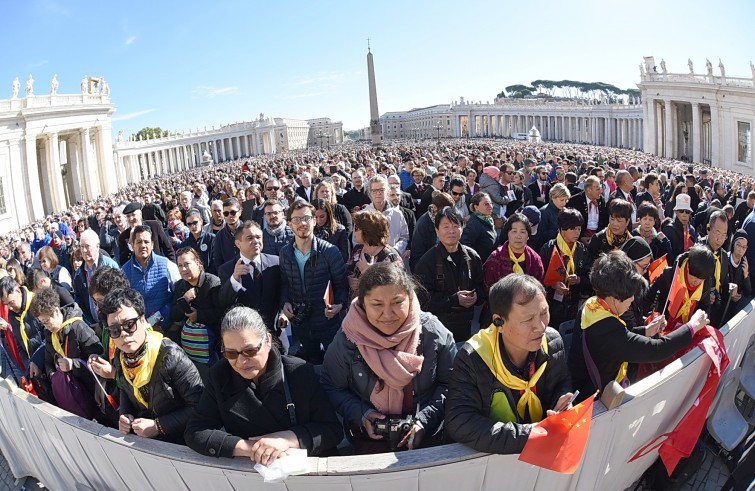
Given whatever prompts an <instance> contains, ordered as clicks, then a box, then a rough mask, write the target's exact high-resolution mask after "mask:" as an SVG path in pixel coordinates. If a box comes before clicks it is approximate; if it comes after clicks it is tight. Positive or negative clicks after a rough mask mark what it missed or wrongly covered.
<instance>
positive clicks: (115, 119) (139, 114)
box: [113, 109, 154, 121]
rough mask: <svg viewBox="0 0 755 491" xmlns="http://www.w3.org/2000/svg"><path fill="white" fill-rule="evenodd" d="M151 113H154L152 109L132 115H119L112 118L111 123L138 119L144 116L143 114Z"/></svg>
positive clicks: (135, 112)
mask: <svg viewBox="0 0 755 491" xmlns="http://www.w3.org/2000/svg"><path fill="white" fill-rule="evenodd" d="M152 111H154V109H143V110H141V111H134V112H132V113H126V114H121V115H120V116H113V121H126V120H127V119H134V118H138V117H139V116H144V115H145V114H149V113H151V112H152Z"/></svg>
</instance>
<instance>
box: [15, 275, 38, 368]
mask: <svg viewBox="0 0 755 491" xmlns="http://www.w3.org/2000/svg"><path fill="white" fill-rule="evenodd" d="M21 288H22V289H23V290H24V291H25V292H26V305H24V310H23V311H22V312H21V315H20V316H18V317H16V319H17V320H18V326H19V330H20V331H21V340H22V341H23V342H24V348H25V349H26V356H28V357H29V358H31V353H29V336H27V335H26V324H25V323H24V319H26V314H28V313H29V307H31V300H32V299H33V298H34V293H32V292H30V291H29V290H28V289H27V288H26V287H25V286H22V287H21Z"/></svg>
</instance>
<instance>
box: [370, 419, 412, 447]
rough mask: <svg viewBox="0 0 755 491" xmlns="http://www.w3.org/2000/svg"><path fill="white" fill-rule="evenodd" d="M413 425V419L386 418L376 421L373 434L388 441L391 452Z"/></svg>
mask: <svg viewBox="0 0 755 491" xmlns="http://www.w3.org/2000/svg"><path fill="white" fill-rule="evenodd" d="M412 425H414V418H413V417H411V416H406V417H404V418H398V417H393V418H392V417H390V416H389V417H387V418H385V419H376V420H375V423H374V426H375V434H376V435H378V436H383V437H385V439H386V440H388V446H389V447H390V449H391V451H392V452H393V451H395V450H396V448H397V447H398V444H399V442H400V441H401V440H402V439H403V438H404V437H405V436H406V434H407V433H409V430H411V429H412Z"/></svg>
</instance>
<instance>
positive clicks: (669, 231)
mask: <svg viewBox="0 0 755 491" xmlns="http://www.w3.org/2000/svg"><path fill="white" fill-rule="evenodd" d="M687 226H688V227H689V234H690V237H691V238H692V243H693V244H696V243H697V232H696V231H695V228H694V227H692V226H691V225H687ZM662 231H663V235H665V236H666V237H668V240H669V241H671V252H672V254H671V256H669V257H668V258H667V259H668V263H669V264H672V263H673V262H674V260H676V258H677V257H679V255H681V254H682V253H683V252H684V225H682V222H680V221H679V219H678V218H674V220H673V221H672V222H671V223H670V224H668V225H666V226H665V227H663V229H662Z"/></svg>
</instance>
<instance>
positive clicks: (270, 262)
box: [230, 254, 278, 292]
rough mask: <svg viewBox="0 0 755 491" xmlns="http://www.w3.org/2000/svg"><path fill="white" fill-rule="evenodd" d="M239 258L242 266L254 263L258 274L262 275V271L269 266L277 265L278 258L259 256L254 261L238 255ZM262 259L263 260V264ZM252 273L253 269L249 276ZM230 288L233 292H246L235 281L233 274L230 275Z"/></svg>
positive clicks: (265, 255)
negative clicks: (242, 263)
mask: <svg viewBox="0 0 755 491" xmlns="http://www.w3.org/2000/svg"><path fill="white" fill-rule="evenodd" d="M239 255H240V256H241V260H242V261H243V262H244V264H247V265H248V264H251V263H254V265H255V266H257V269H258V270H259V272H260V273H262V272H263V271H264V270H266V269H267V268H268V267H269V266H274V265H276V264H278V256H272V255H270V254H260V255H258V256H257V257H255V258H254V259H249V258H248V257H244V255H243V254H239ZM263 259H265V261H264V264H263ZM252 273H254V268H252V269H250V270H249V274H252ZM230 279H231V288H233V291H235V292H237V291H239V290H241V291H242V292H245V291H246V288H244V287H243V286H242V285H241V283H240V282H238V281H236V278H234V277H233V274H231V278H230Z"/></svg>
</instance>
